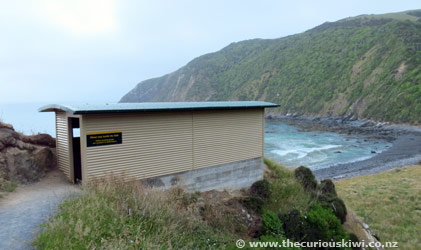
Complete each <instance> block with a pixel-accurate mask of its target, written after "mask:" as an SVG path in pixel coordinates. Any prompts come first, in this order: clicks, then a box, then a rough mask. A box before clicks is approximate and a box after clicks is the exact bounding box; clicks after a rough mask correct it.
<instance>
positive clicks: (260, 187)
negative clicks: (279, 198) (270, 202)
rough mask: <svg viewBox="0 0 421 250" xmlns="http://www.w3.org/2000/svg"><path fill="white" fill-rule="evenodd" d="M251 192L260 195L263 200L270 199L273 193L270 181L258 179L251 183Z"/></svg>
mask: <svg viewBox="0 0 421 250" xmlns="http://www.w3.org/2000/svg"><path fill="white" fill-rule="evenodd" d="M250 192H251V194H252V195H253V196H256V197H260V198H262V199H263V200H266V199H268V198H269V197H270V194H271V191H270V188H269V182H268V181H267V180H260V181H256V182H255V183H253V185H251V187H250Z"/></svg>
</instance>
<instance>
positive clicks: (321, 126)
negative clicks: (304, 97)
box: [266, 114, 421, 180]
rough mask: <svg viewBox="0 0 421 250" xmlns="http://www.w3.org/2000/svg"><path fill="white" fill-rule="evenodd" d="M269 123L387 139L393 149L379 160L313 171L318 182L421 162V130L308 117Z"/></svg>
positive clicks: (273, 117)
mask: <svg viewBox="0 0 421 250" xmlns="http://www.w3.org/2000/svg"><path fill="white" fill-rule="evenodd" d="M266 119H268V120H275V121H282V122H286V123H288V124H290V125H293V126H296V127H299V128H300V129H301V130H303V131H330V132H336V133H340V134H347V135H352V134H362V135H366V136H368V137H371V138H376V139H384V140H387V141H389V142H391V143H392V146H391V147H390V148H388V149H387V150H385V151H382V152H381V153H378V154H376V155H375V156H373V157H371V158H369V159H365V160H360V161H355V162H351V163H344V164H337V165H332V166H329V167H326V168H322V169H317V170H312V171H313V173H314V175H315V176H316V178H317V179H318V180H323V179H333V180H340V179H344V178H350V177H355V176H362V175H370V174H376V173H380V172H384V171H386V170H389V169H394V168H400V167H405V166H410V165H416V164H418V163H420V162H421V128H419V127H415V126H407V125H389V124H386V123H379V122H373V121H369V120H365V121H361V120H356V119H350V118H346V117H345V118H343V117H306V116H285V115H274V114H270V115H268V116H266Z"/></svg>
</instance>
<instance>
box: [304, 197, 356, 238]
mask: <svg viewBox="0 0 421 250" xmlns="http://www.w3.org/2000/svg"><path fill="white" fill-rule="evenodd" d="M306 220H307V222H308V223H309V224H310V226H311V227H312V228H313V229H316V230H317V231H318V232H319V233H320V234H321V236H322V237H321V238H320V239H319V240H322V241H331V240H333V241H341V240H342V239H344V240H348V238H349V235H348V234H347V233H346V232H345V230H344V229H343V227H342V225H341V222H340V221H339V219H338V218H336V216H335V214H334V213H333V211H332V210H331V209H327V208H324V207H322V206H321V205H320V204H317V203H316V204H315V205H314V206H313V207H312V208H311V209H310V211H309V212H308V213H307V214H306Z"/></svg>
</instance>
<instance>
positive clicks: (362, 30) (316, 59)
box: [121, 10, 421, 124]
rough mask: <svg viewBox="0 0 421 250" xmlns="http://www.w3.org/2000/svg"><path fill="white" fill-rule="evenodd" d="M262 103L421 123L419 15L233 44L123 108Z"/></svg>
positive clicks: (144, 90)
mask: <svg viewBox="0 0 421 250" xmlns="http://www.w3.org/2000/svg"><path fill="white" fill-rule="evenodd" d="M199 100H200V101H208V100H209V101H217V100H265V101H270V102H275V103H278V104H280V105H281V106H280V108H278V109H277V110H276V111H275V112H277V113H298V114H303V115H322V116H325V115H340V116H343V115H353V116H354V117H357V118H370V119H374V120H384V121H393V122H409V123H412V124H420V123H421V115H420V114H421V10H413V11H406V12H400V13H392V14H383V15H362V16H358V17H352V18H346V19H343V20H339V21H337V22H326V23H324V24H322V25H320V26H317V27H315V28H313V29H311V30H308V31H306V32H304V33H301V34H296V35H292V36H288V37H283V38H279V39H253V40H247V41H242V42H238V43H232V44H230V45H229V46H227V47H225V48H223V49H222V50H220V51H217V52H215V53H210V54H206V55H203V56H200V57H198V58H196V59H194V60H192V61H191V62H189V63H188V64H187V65H186V66H184V67H182V68H180V69H179V70H177V71H175V72H172V73H170V74H167V75H164V76H162V77H158V78H154V79H149V80H146V81H143V82H141V83H139V84H138V85H137V86H136V87H135V88H134V89H133V90H131V91H130V92H129V93H127V94H126V95H125V96H124V97H123V98H122V99H121V102H139V101H142V102H147V101H199Z"/></svg>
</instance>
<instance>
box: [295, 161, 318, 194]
mask: <svg viewBox="0 0 421 250" xmlns="http://www.w3.org/2000/svg"><path fill="white" fill-rule="evenodd" d="M294 175H295V178H297V180H298V181H299V182H300V183H301V185H302V186H303V187H304V189H305V190H307V191H314V190H316V188H317V181H316V178H315V177H314V175H313V172H311V170H310V169H309V168H306V167H304V166H300V167H298V168H296V169H295V171H294Z"/></svg>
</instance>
